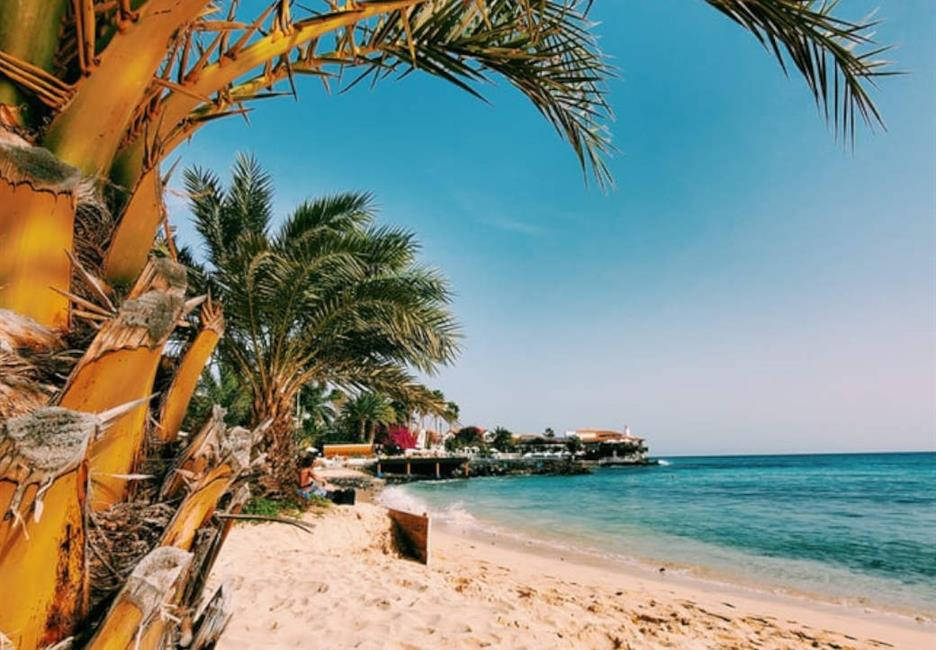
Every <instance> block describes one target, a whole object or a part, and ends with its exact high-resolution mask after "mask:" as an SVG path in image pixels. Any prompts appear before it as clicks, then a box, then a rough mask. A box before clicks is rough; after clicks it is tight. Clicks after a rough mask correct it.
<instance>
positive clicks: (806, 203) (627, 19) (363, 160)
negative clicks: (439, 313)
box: [171, 0, 936, 455]
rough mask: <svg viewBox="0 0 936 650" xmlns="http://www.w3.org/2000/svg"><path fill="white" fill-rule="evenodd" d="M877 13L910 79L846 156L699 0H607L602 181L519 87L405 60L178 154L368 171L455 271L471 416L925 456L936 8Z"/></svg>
mask: <svg viewBox="0 0 936 650" xmlns="http://www.w3.org/2000/svg"><path fill="white" fill-rule="evenodd" d="M875 6H879V7H880V11H879V15H880V17H881V18H883V19H884V20H885V22H884V24H883V25H881V27H880V28H879V29H878V39H879V40H880V41H881V42H884V43H892V44H894V45H895V46H896V48H895V50H894V51H893V52H892V53H891V55H890V58H891V59H893V60H895V61H896V63H897V66H896V67H898V68H900V69H901V70H906V71H908V72H909V73H910V74H908V75H907V76H903V77H898V78H890V79H886V80H884V82H883V83H882V84H881V85H882V87H881V89H880V91H879V92H877V93H876V95H875V97H876V98H877V100H878V103H879V106H880V108H881V109H882V112H883V114H884V117H885V120H886V122H887V127H888V131H887V132H886V133H877V134H870V133H869V132H868V131H867V129H863V130H861V131H860V132H859V136H858V141H857V144H856V147H855V150H854V152H850V151H848V150H844V149H843V148H842V146H841V144H839V143H836V141H835V138H834V137H833V134H832V132H831V128H830V127H828V126H826V125H825V124H824V123H823V121H822V120H821V119H820V117H819V115H818V114H817V110H816V107H815V105H814V104H813V103H812V99H811V96H810V95H809V93H808V90H807V89H806V87H805V84H803V83H802V82H801V81H800V79H798V78H790V79H788V78H786V77H785V76H784V75H783V73H782V71H781V70H780V69H779V67H778V66H777V64H776V63H775V61H773V60H772V59H771V58H770V57H769V56H767V54H766V53H765V52H764V51H763V50H761V49H759V46H758V45H757V43H756V42H755V41H754V40H753V38H752V37H751V36H749V35H748V34H746V33H745V32H743V31H741V30H740V29H738V28H737V27H736V26H734V25H733V24H732V23H730V22H729V21H728V20H727V19H725V18H723V17H722V16H721V15H720V14H718V13H717V12H715V11H713V10H712V9H711V8H709V7H708V6H706V5H705V4H704V3H703V2H701V1H696V2H686V1H685V0H660V1H658V2H640V1H637V0H629V1H628V2H621V1H620V0H598V1H597V2H596V3H595V8H594V10H593V17H594V18H595V19H597V20H599V21H601V23H600V25H598V26H597V27H596V30H597V33H598V34H599V35H600V37H601V45H602V48H603V49H604V50H605V52H606V53H607V54H609V55H610V56H611V57H613V62H614V64H615V65H616V66H617V67H618V70H619V78H617V79H615V80H613V81H612V82H611V83H610V87H609V99H610V102H611V104H612V105H613V108H614V110H615V113H616V121H615V122H614V123H613V124H612V131H613V136H614V141H615V145H616V147H617V149H618V153H617V154H616V155H615V156H614V158H613V159H612V160H611V161H610V168H611V171H612V173H613V175H614V177H615V180H616V183H617V186H616V188H615V189H614V190H613V191H611V192H609V193H602V192H601V191H599V190H598V189H597V188H595V187H594V185H593V184H592V185H590V186H589V187H586V186H585V185H584V184H583V181H582V175H581V172H580V170H579V169H578V166H577V163H576V161H575V159H574V156H573V155H572V153H571V151H570V150H569V149H568V147H567V145H565V143H563V142H562V141H561V140H560V139H559V138H558V136H557V135H556V134H555V133H554V132H553V131H552V130H551V127H550V126H549V125H548V124H546V123H545V121H544V120H542V119H541V118H540V116H539V115H538V113H536V111H535V110H534V109H533V108H532V107H531V106H530V105H529V103H528V102H527V100H526V99H524V98H523V97H522V96H521V95H520V94H519V93H516V92H514V91H512V90H511V89H510V88H508V87H506V86H505V85H503V84H501V85H495V86H491V87H489V88H486V89H485V94H486V96H487V97H488V99H489V100H490V102H491V105H487V104H484V103H481V102H479V101H477V100H475V99H473V98H472V97H470V96H469V95H467V94H465V93H464V92H461V91H459V90H457V89H456V88H454V87H451V86H449V85H447V84H445V83H444V82H442V81H439V80H436V79H432V78H427V77H420V76H417V75H414V76H411V77H410V78H407V79H406V80H403V81H401V82H393V81H387V82H384V83H383V84H382V85H379V86H378V87H376V88H375V89H373V90H371V89H369V88H366V87H363V86H361V87H358V88H355V89H354V90H352V91H351V92H349V93H346V94H331V95H329V94H326V93H324V92H323V91H322V86H321V84H320V82H318V81H317V80H315V79H303V80H301V82H300V84H299V92H300V96H301V101H300V102H298V103H297V102H295V101H293V100H292V99H290V98H281V99H278V100H271V101H267V102H265V103H260V104H258V105H256V107H255V111H254V112H253V114H252V115H251V118H250V126H247V125H245V124H244V122H243V120H240V119H229V120H227V121H222V122H218V123H215V124H211V125H209V126H207V127H205V128H204V129H203V130H202V131H201V132H200V133H199V135H198V136H197V138H196V139H194V140H193V142H192V144H190V145H187V146H185V147H184V148H182V149H181V150H180V151H181V153H182V164H183V165H189V164H193V163H197V164H200V165H203V166H209V167H212V168H213V169H215V170H216V171H218V172H219V173H222V174H223V175H224V174H226V173H227V170H228V169H229V167H230V164H231V161H232V159H233V157H234V155H235V153H236V152H239V151H243V152H251V153H253V154H255V155H256V156H257V157H258V159H259V160H260V161H261V163H262V164H263V165H264V166H265V167H266V168H267V169H268V170H269V171H270V172H272V173H273V174H274V176H275V178H276V185H277V205H278V209H279V211H280V213H281V214H285V213H286V212H287V211H288V210H289V209H290V208H291V207H293V206H295V205H296V204H297V203H299V202H300V201H301V200H303V199H305V198H307V197H310V196H315V195H319V194H323V193H330V192H337V191H344V190H367V191H371V192H374V194H375V195H376V198H377V202H378V204H379V205H380V207H381V219H382V220H383V221H385V222H389V223H394V224H399V225H404V226H406V227H408V228H410V229H412V230H415V231H416V232H417V233H418V235H419V238H420V240H421V241H422V243H423V246H424V254H423V259H424V261H425V262H426V263H427V264H431V265H434V266H437V267H439V268H441V269H442V270H443V271H444V272H445V273H446V274H447V275H448V277H449V278H450V279H451V281H452V283H453V285H454V288H455V291H456V294H457V297H456V301H455V305H454V309H455V311H456V313H457V316H458V318H459V320H460V322H461V323H462V325H463V330H464V334H465V338H464V342H463V345H464V352H463V354H462V356H461V358H460V360H459V361H458V362H457V363H456V364H455V365H454V366H452V367H450V368H446V369H444V370H443V371H442V372H440V373H439V375H437V376H436V377H432V378H430V379H429V383H431V384H432V385H433V386H438V387H440V388H442V389H443V390H444V391H445V393H446V395H447V396H449V397H450V398H451V399H454V400H456V401H457V402H458V403H459V404H460V405H461V409H462V414H463V417H462V420H463V422H464V423H466V424H479V425H484V426H494V425H498V424H501V425H504V426H507V427H509V428H510V429H512V430H513V431H515V432H527V431H542V430H543V429H544V428H545V427H547V426H551V427H553V428H554V429H556V430H565V429H567V428H574V427H577V426H604V427H615V428H619V427H621V426H622V425H624V424H629V425H630V426H631V428H632V430H633V431H634V432H636V433H638V434H640V435H644V436H646V437H647V438H648V439H649V441H650V444H651V449H652V451H653V452H654V453H658V454H661V455H662V454H693V453H745V452H763V453H773V452H808V451H860V450H884V449H887V450H920V449H930V450H932V449H936V253H934V251H936V11H934V10H933V4H932V2H931V0H881V1H880V2H878V3H868V2H864V1H861V0H858V1H856V0H849V1H848V2H843V3H842V6H841V10H843V11H844V12H846V13H845V14H844V15H845V16H846V17H851V18H857V17H860V16H861V15H863V12H864V11H865V10H870V9H871V8H873V7H875ZM176 178H177V179H178V178H179V175H178V174H177V175H176ZM174 183H175V184H176V185H178V183H179V181H178V180H176V181H175V182H174ZM177 189H178V188H177ZM171 207H172V213H173V217H174V220H175V221H176V223H177V224H178V225H179V227H180V232H181V236H182V238H183V240H185V241H186V242H188V243H195V242H197V239H196V236H195V235H194V232H193V230H192V228H191V226H190V224H188V223H187V215H186V211H185V209H184V207H182V206H181V204H180V201H179V200H178V199H176V200H174V201H172V205H171Z"/></svg>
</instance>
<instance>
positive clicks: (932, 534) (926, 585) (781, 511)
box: [384, 453, 936, 616]
mask: <svg viewBox="0 0 936 650" xmlns="http://www.w3.org/2000/svg"><path fill="white" fill-rule="evenodd" d="M663 460H664V464H663V465H660V466H656V467H631V468H604V469H598V470H596V471H595V472H594V473H593V474H591V475H584V476H531V477H506V478H479V479H470V480H453V481H441V482H422V483H412V484H409V485H405V486H398V487H392V488H389V489H388V490H387V491H385V493H384V500H385V501H386V502H387V503H388V505H394V504H395V505H398V506H399V505H402V506H404V507H409V508H410V509H416V510H419V509H423V510H428V511H430V512H432V513H434V514H435V515H436V516H437V517H440V518H441V519H442V520H443V521H448V522H449V523H453V524H456V525H462V526H470V527H476V528H478V529H479V530H487V531H489V532H496V533H498V534H501V535H509V536H514V537H517V538H518V539H523V538H534V539H537V540H539V541H541V542H544V543H546V544H549V545H552V546H553V547H555V548H556V549H557V551H558V550H561V549H570V548H574V549H576V550H580V551H586V552H590V553H597V554H599V555H608V556H614V557H617V558H619V559H622V560H626V561H638V562H651V563H657V564H659V563H665V564H666V565H667V566H669V567H670V571H673V570H676V571H685V572H688V573H693V574H701V575H702V576H704V577H709V578H715V579H720V580H726V581H729V582H734V583H740V584H744V585H748V586H754V587H757V588H760V589H767V590H773V591H788V592H790V593H794V594H807V595H810V596H814V597H819V598H822V599H825V600H830V601H833V602H843V603H847V604H851V605H863V606H869V607H877V608H881V609H891V610H899V611H904V612H907V613H910V612H915V613H918V614H923V615H927V616H934V615H936V453H907V454H822V455H789V456H725V457H676V458H666V459H663Z"/></svg>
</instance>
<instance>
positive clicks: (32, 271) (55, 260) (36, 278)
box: [0, 143, 85, 330]
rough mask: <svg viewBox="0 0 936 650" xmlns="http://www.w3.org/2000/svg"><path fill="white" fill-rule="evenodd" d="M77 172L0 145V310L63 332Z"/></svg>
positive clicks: (46, 156) (47, 157)
mask: <svg viewBox="0 0 936 650" xmlns="http://www.w3.org/2000/svg"><path fill="white" fill-rule="evenodd" d="M84 191H85V190H84V188H83V186H82V184H81V177H80V175H79V173H78V170H76V169H74V168H72V167H69V166H67V165H63V164H61V163H59V162H58V161H57V160H56V159H55V158H54V157H53V156H52V155H51V154H50V153H49V152H48V151H46V150H45V149H41V148H39V147H32V146H29V145H26V144H22V143H7V144H0V206H2V211H0V245H2V254H0V307H2V308H6V309H9V310H11V311H15V312H18V313H19V314H22V315H24V316H29V317H30V318H32V319H34V320H35V321H36V322H38V323H40V324H41V325H45V326H47V327H52V328H55V329H60V330H64V329H67V328H68V318H69V302H68V299H67V298H65V297H64V296H63V295H62V294H60V293H57V292H56V291H55V289H58V290H59V291H67V290H68V288H69V286H70V282H71V262H70V261H69V259H68V256H67V255H66V253H65V251H68V250H71V248H72V238H73V232H74V221H75V207H76V203H77V200H78V196H79V194H81V193H82V192H84Z"/></svg>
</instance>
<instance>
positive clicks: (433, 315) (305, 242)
mask: <svg viewBox="0 0 936 650" xmlns="http://www.w3.org/2000/svg"><path fill="white" fill-rule="evenodd" d="M185 185H186V189H187V191H188V194H189V196H190V202H191V210H192V214H193V216H194V219H195V226H196V228H197V230H198V232H199V233H200V234H201V236H202V239H203V249H204V254H205V258H206V265H205V269H204V276H205V278H206V282H207V287H208V290H209V291H210V292H211V294H212V295H213V296H214V297H215V300H217V301H218V302H220V303H221V304H223V305H224V312H225V318H226V336H225V337H224V339H223V340H222V341H221V343H220V345H219V347H218V350H219V354H220V358H221V360H222V363H225V364H227V365H229V366H231V367H232V368H233V369H234V370H235V371H236V372H237V374H238V376H239V377H240V378H241V380H242V382H243V383H244V384H245V385H246V386H247V387H248V388H249V390H250V393H251V398H252V412H253V422H254V423H261V422H264V421H266V420H269V421H270V422H271V426H270V428H269V429H268V431H269V436H270V441H269V442H270V451H269V454H270V457H271V459H272V460H273V464H274V467H275V468H276V471H277V473H278V474H280V475H281V476H282V477H284V478H286V477H288V479H287V480H291V478H292V472H291V468H292V460H293V458H294V456H295V453H294V448H293V445H292V442H291V441H292V440H293V435H292V434H293V428H294V425H293V413H294V410H295V400H296V396H297V395H298V394H299V393H300V390H301V389H302V388H303V387H304V386H307V385H308V384H310V383H311V382H319V383H323V382H328V383H330V384H332V385H336V386H347V387H367V388H371V389H378V390H379V389H387V390H390V391H399V390H403V389H405V387H406V386H409V385H411V384H412V377H411V376H410V375H409V371H410V369H411V368H412V369H417V370H420V371H423V372H427V373H431V372H433V371H434V370H435V369H436V368H437V367H438V366H439V365H440V364H445V363H448V362H450V361H451V360H452V359H453V358H454V356H455V354H456V351H457V337H458V334H457V328H456V324H455V321H454V319H453V317H452V315H451V313H450V311H449V309H448V304H449V288H448V283H447V282H446V281H445V279H444V278H443V277H442V276H441V275H440V274H439V273H438V272H436V271H435V270H432V269H429V268H425V267H422V266H420V265H418V264H417V263H416V259H415V258H416V254H417V252H418V245H417V243H416V240H415V238H414V236H413V234H412V233H410V232H407V231H404V230H401V229H397V228H391V227H387V226H377V225H375V223H374V217H375V215H374V211H373V207H372V201H371V198H370V196H368V195H366V194H339V195H335V196H330V197H326V198H322V199H317V200H313V201H308V202H306V203H303V204H302V205H300V206H299V207H298V208H297V209H296V210H295V211H293V213H292V214H290V215H289V216H288V217H287V218H286V219H285V220H284V221H283V222H282V224H281V225H280V226H279V227H277V228H275V229H274V228H273V227H272V223H271V221H272V218H273V208H272V200H273V187H272V179H271V178H270V176H269V175H268V174H266V173H265V172H264V171H263V170H262V169H261V168H260V166H259V165H258V164H257V162H256V161H255V160H253V159H251V158H247V157H243V156H241V157H239V158H238V159H237V161H236V162H235V163H234V167H233V173H232V180H231V183H230V186H229V188H227V189H224V188H223V187H222V184H221V182H220V180H219V179H218V177H217V176H216V175H215V174H213V173H212V172H209V171H206V170H201V169H191V170H188V171H187V172H186V173H185ZM387 409H389V405H387ZM388 417H389V416H388Z"/></svg>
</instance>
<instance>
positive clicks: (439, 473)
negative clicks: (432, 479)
mask: <svg viewBox="0 0 936 650" xmlns="http://www.w3.org/2000/svg"><path fill="white" fill-rule="evenodd" d="M436 478H442V472H441V471H440V470H439V461H436Z"/></svg>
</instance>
